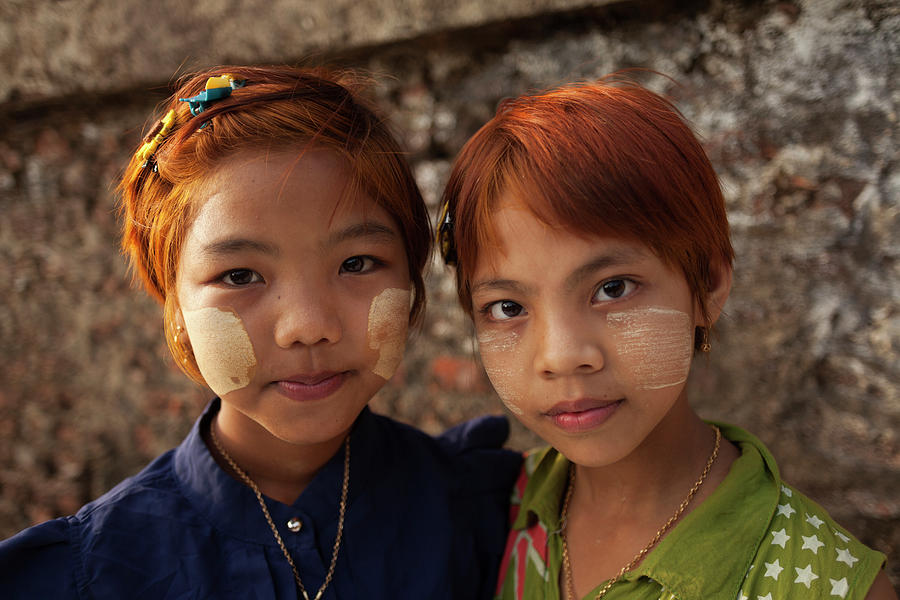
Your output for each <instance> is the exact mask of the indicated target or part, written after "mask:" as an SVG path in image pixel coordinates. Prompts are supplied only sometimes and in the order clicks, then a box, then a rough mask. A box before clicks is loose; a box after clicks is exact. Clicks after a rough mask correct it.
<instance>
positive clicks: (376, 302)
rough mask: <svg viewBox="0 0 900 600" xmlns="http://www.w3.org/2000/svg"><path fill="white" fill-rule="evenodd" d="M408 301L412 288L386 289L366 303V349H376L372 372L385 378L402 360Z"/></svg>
mask: <svg viewBox="0 0 900 600" xmlns="http://www.w3.org/2000/svg"><path fill="white" fill-rule="evenodd" d="M411 302H412V291H411V290H404V289H401V288H387V289H385V290H384V291H383V292H381V293H380V294H378V295H377V296H375V297H374V298H372V304H371V305H369V324H368V328H367V329H366V337H367V339H368V341H369V348H371V349H372V350H377V351H378V361H377V362H376V363H375V366H374V367H373V368H372V372H373V373H375V374H376V375H378V376H379V377H381V378H383V379H385V380H388V379H390V378H391V377H392V376H393V375H394V372H395V371H396V370H397V367H399V366H400V362H401V361H402V360H403V351H404V350H405V349H406V331H407V329H408V327H409V310H410V303H411Z"/></svg>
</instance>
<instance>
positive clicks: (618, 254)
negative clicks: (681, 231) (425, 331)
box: [470, 248, 644, 295]
mask: <svg viewBox="0 0 900 600" xmlns="http://www.w3.org/2000/svg"><path fill="white" fill-rule="evenodd" d="M642 258H644V253H643V252H640V251H639V250H632V249H630V248H623V249H621V250H616V251H614V252H611V253H609V254H602V255H600V256H597V257H594V258H592V259H591V260H589V261H588V262H586V263H584V264H583V265H581V266H579V267H578V268H576V269H575V270H574V271H572V272H571V273H570V274H569V276H568V277H566V280H565V282H564V286H565V288H566V289H567V290H572V289H575V288H577V287H578V286H579V284H581V283H582V282H584V280H585V279H588V278H589V277H590V276H591V275H593V274H594V273H596V272H597V271H599V270H602V269H608V268H610V267H616V266H620V265H625V264H632V263H634V262H635V261H637V260H640V259H642ZM486 290H501V291H508V292H515V293H518V294H523V295H524V294H527V293H528V292H530V291H531V286H529V285H526V284H523V283H522V282H520V281H516V280H514V279H501V278H497V279H485V280H484V281H478V282H476V283H475V284H473V285H472V290H471V292H470V293H471V294H472V295H475V294H477V293H478V292H482V291H486Z"/></svg>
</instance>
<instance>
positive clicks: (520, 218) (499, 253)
mask: <svg viewBox="0 0 900 600" xmlns="http://www.w3.org/2000/svg"><path fill="white" fill-rule="evenodd" d="M486 225H487V227H486V231H485V239H486V240H487V241H486V243H481V244H479V252H478V257H477V261H476V264H475V272H474V277H473V279H478V278H481V277H485V276H490V274H495V273H497V271H499V270H504V269H520V270H522V271H523V272H527V271H529V269H531V270H533V268H532V267H530V266H529V265H538V264H541V265H544V266H558V267H559V268H560V269H562V268H566V266H567V265H568V266H571V265H569V263H573V264H574V263H577V262H581V261H584V260H586V259H589V260H592V261H596V260H601V259H602V262H604V263H607V264H623V265H624V264H627V263H635V262H643V261H647V260H654V259H656V256H655V255H654V253H653V252H652V251H651V250H650V248H648V247H647V246H646V245H645V244H643V243H641V242H640V241H638V240H636V239H634V238H632V237H629V236H616V235H611V234H608V233H606V232H600V233H590V232H586V231H576V230H574V229H573V228H572V227H570V226H567V225H564V224H561V223H552V222H547V221H546V220H544V219H542V218H541V217H539V216H538V215H536V214H535V213H534V211H533V210H532V208H531V207H530V206H529V205H528V204H526V203H525V202H522V201H521V200H520V199H519V198H518V197H516V196H515V195H512V194H503V195H501V196H500V197H499V198H498V202H497V204H496V209H495V210H493V211H491V213H490V217H489V223H487V224H486Z"/></svg>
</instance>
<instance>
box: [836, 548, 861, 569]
mask: <svg viewBox="0 0 900 600" xmlns="http://www.w3.org/2000/svg"><path fill="white" fill-rule="evenodd" d="M836 550H837V561H838V562H842V563H846V564H847V565H849V566H850V567H852V566H853V564H854V563H855V562H856V561H858V560H859V559H858V558H856V557H855V556H853V555H852V554H850V548H844V549H841V548H836Z"/></svg>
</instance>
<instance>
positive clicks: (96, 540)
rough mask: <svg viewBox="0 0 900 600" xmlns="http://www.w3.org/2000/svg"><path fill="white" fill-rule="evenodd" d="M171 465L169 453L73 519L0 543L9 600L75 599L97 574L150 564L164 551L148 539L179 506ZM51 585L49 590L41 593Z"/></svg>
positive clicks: (0, 566) (50, 523)
mask: <svg viewBox="0 0 900 600" xmlns="http://www.w3.org/2000/svg"><path fill="white" fill-rule="evenodd" d="M171 462H172V453H171V452H168V453H166V454H164V455H162V456H160V457H159V458H157V459H156V460H155V461H153V463H151V464H150V465H148V466H147V467H145V468H144V469H143V470H142V471H141V472H140V473H138V474H137V475H135V476H133V477H130V478H128V479H125V480H124V481H122V482H121V483H119V484H118V485H116V486H115V487H114V488H113V489H111V490H110V491H109V492H107V493H105V494H104V495H102V496H100V497H99V498H97V499H96V500H93V501H92V502H90V503H88V504H86V505H84V506H83V507H82V508H81V509H80V510H79V511H78V512H77V513H76V514H75V515H73V516H69V517H63V518H59V519H54V520H51V521H47V522H45V523H41V524H39V525H35V526H33V527H30V528H28V529H26V530H24V531H22V532H20V533H19V534H17V535H15V536H13V537H11V538H9V539H8V540H5V541H3V542H2V543H0V582H2V585H3V588H4V589H5V590H6V589H12V590H17V593H16V594H13V597H54V598H56V597H78V593H79V590H83V589H86V587H87V585H88V583H89V582H90V581H93V580H95V576H97V575H98V574H108V573H110V572H119V576H120V577H121V576H124V573H125V572H127V571H128V570H129V565H132V564H141V563H151V562H153V561H154V560H155V558H154V557H155V556H156V555H157V554H160V553H164V552H165V551H166V550H165V549H164V548H162V546H161V545H160V544H158V543H155V542H150V541H149V540H152V539H153V538H154V537H157V536H156V535H155V534H154V531H157V530H158V529H159V528H160V527H165V521H170V520H172V518H173V515H174V514H176V513H178V512H179V511H181V510H183V508H184V502H185V501H184V499H183V497H182V496H181V495H180V493H179V492H178V486H177V483H176V481H175V478H174V475H173V473H172V469H171ZM148 519H155V520H154V521H153V522H154V523H155V526H154V527H152V528H148V527H147V523H148ZM148 529H151V530H152V531H148ZM157 541H158V540H157ZM157 558H158V557H157ZM48 573H53V577H51V578H48V577H47V574H48ZM51 584H52V586H53V587H52V590H50V591H48V593H46V594H44V593H42V592H41V590H42V589H43V587H42V586H46V585H51ZM122 589H125V588H122ZM64 590H68V593H67V592H65V591H64Z"/></svg>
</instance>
